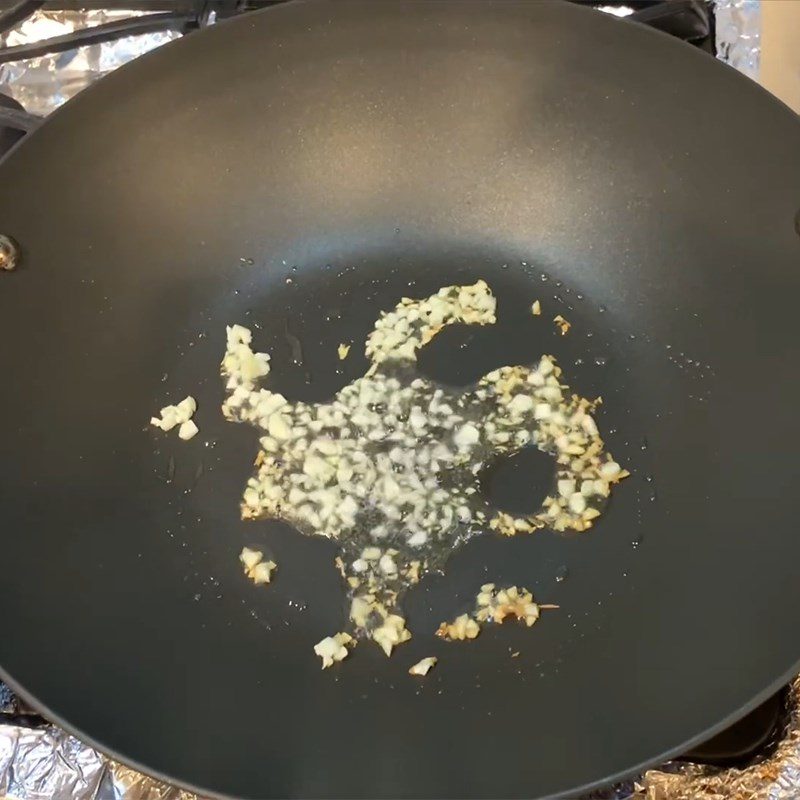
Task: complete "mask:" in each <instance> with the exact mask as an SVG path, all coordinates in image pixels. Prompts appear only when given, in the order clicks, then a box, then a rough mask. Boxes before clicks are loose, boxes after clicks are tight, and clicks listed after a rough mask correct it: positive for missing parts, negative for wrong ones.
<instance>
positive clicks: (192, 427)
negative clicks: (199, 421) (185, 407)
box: [178, 419, 200, 442]
mask: <svg viewBox="0 0 800 800" xmlns="http://www.w3.org/2000/svg"><path fill="white" fill-rule="evenodd" d="M199 430H200V429H199V428H198V427H197V425H196V424H195V423H194V421H193V420H191V419H189V420H186V422H184V423H183V424H182V425H181V427H180V429H179V430H178V438H180V439H183V441H185V442H187V441H189V439H192V438H194V437H195V436H196V435H197V433H198V431H199Z"/></svg>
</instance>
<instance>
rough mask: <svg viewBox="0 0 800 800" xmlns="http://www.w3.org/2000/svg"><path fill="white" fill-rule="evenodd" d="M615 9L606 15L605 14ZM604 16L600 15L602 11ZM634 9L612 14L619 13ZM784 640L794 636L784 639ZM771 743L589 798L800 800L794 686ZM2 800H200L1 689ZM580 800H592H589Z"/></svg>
mask: <svg viewBox="0 0 800 800" xmlns="http://www.w3.org/2000/svg"><path fill="white" fill-rule="evenodd" d="M714 2H715V12H716V37H717V38H716V44H717V54H718V56H719V57H720V58H721V59H722V60H724V61H726V62H727V63H729V64H731V65H732V66H734V67H736V68H737V69H739V70H741V71H742V72H744V73H745V74H746V75H748V76H749V77H751V78H757V77H758V66H759V54H760V36H759V33H760V4H759V0H714ZM611 8H613V7H609V10H611ZM604 10H605V9H604ZM630 10H631V9H627V8H626V9H624V10H622V11H621V10H619V9H618V10H616V12H612V13H617V14H620V15H624V14H626V13H630ZM133 13H134V12H128V11H123V10H119V9H115V10H113V11H58V12H54V11H53V12H51V11H47V12H38V13H37V14H36V15H34V16H33V17H32V18H31V19H30V20H28V21H26V22H25V23H24V24H23V25H21V26H20V27H19V28H18V29H17V30H15V31H12V32H10V33H8V34H7V35H6V36H5V37H0V44H4V45H5V44H7V45H16V44H24V43H27V42H33V41H38V40H40V39H43V38H48V37H51V36H58V35H61V34H64V33H68V32H70V31H72V30H75V29H76V28H82V27H87V26H91V25H98V24H100V23H103V22H111V21H115V20H119V19H124V18H126V17H130V16H132V15H133ZM179 35H180V34H178V33H177V32H163V33H153V34H143V35H140V36H131V37H128V38H125V39H120V40H118V41H116V42H108V43H104V44H97V45H89V46H87V47H81V48H77V49H75V50H71V51H69V52H66V53H60V54H57V55H53V56H43V57H41V58H36V59H30V60H28V61H22V62H15V63H11V64H2V65H0V91H3V92H6V93H8V94H10V95H11V96H13V97H14V98H15V99H17V100H18V101H19V102H21V103H22V105H23V106H24V107H25V108H26V110H27V111H29V112H31V113H33V114H41V115H46V114H48V113H50V112H51V111H53V110H54V109H56V108H57V107H58V106H60V105H61V104H62V103H64V102H65V101H66V100H68V99H69V98H70V97H72V96H74V95H75V94H77V93H78V92H79V91H81V90H82V89H83V88H85V87H86V86H88V85H89V84H90V83H92V82H93V81H95V80H96V79H97V78H99V77H101V76H103V75H105V74H107V73H108V72H111V71H112V70H114V69H116V68H117V67H118V66H120V65H122V64H124V63H125V62H127V61H129V60H131V59H133V58H135V57H137V56H139V55H141V54H143V53H145V52H147V51H148V50H152V49H154V48H155V47H158V46H160V45H162V44H164V43H165V42H168V41H171V40H172V39H176V38H178V37H179ZM787 635H791V634H788V633H787ZM787 703H788V712H787V715H786V724H785V729H784V730H782V731H780V732H779V734H780V735H779V736H778V742H777V745H776V746H774V747H773V748H772V749H771V750H769V751H768V752H765V753H764V754H762V756H760V757H759V758H757V759H756V760H755V761H754V763H753V764H751V765H750V766H748V767H746V768H742V769H719V768H714V767H705V766H700V765H697V764H679V763H671V764H667V765H664V766H662V767H660V768H659V769H655V770H650V771H648V772H646V773H645V774H644V775H642V776H640V777H638V778H637V779H635V780H632V781H627V782H625V783H623V784H619V785H617V786H614V787H610V788H609V789H607V790H604V791H601V792H595V793H593V794H592V795H591V798H592V800H697V799H698V798H704V800H798V798H800V678H798V679H797V680H796V681H795V682H794V684H793V686H792V690H791V692H790V695H789V698H788V700H787ZM0 800H204V799H203V798H200V797H197V796H195V795H193V794H190V793H188V792H184V791H182V790H180V789H176V788H175V787H171V786H168V785H166V784H163V783H161V782H159V781H155V780H153V779H152V778H149V777H147V776H145V775H142V774H141V773H139V772H137V771H135V770H132V769H130V768H129V767H126V766H124V765H122V764H118V763H116V762H114V761H111V760H109V759H108V758H106V757H105V756H103V755H102V754H100V753H98V752H97V751H96V750H94V749H93V748H91V747H89V746H87V745H85V744H83V743H81V742H80V741H79V740H77V739H75V738H74V737H72V736H70V735H68V734H67V733H65V732H64V731H62V730H61V729H59V728H57V727H56V726H54V725H49V724H46V723H40V721H39V719H38V717H35V716H27V715H26V709H25V708H24V707H23V706H22V705H21V704H20V703H19V701H18V700H17V699H16V698H15V697H14V696H13V695H12V694H11V693H10V692H9V691H8V690H7V689H6V687H4V686H3V685H2V684H0ZM586 800H589V798H587V799H586Z"/></svg>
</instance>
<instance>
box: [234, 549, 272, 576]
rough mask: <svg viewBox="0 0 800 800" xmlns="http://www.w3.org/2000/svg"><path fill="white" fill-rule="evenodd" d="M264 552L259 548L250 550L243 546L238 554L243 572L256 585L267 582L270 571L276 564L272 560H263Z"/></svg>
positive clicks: (270, 574)
mask: <svg viewBox="0 0 800 800" xmlns="http://www.w3.org/2000/svg"><path fill="white" fill-rule="evenodd" d="M263 558H264V554H263V553H262V552H261V551H260V550H251V549H250V548H249V547H243V548H242V552H241V553H240V554H239V561H241V562H242V566H243V567H244V574H245V575H247V577H248V578H250V580H251V581H253V583H255V584H256V586H258V585H261V584H265V583H269V582H270V580H271V578H272V573H273V571H274V570H275V568H276V567H277V566H278V565H277V564H276V563H275V562H274V561H263Z"/></svg>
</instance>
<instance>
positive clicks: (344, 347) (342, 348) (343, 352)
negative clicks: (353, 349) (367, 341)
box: [336, 344, 350, 361]
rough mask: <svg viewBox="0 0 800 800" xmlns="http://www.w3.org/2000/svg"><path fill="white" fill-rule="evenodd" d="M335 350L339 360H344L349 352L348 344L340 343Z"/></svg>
mask: <svg viewBox="0 0 800 800" xmlns="http://www.w3.org/2000/svg"><path fill="white" fill-rule="evenodd" d="M336 352H337V354H338V355H339V361H344V360H345V359H346V358H347V354H348V353H349V352H350V345H349V344H340V345H339V347H337V348H336Z"/></svg>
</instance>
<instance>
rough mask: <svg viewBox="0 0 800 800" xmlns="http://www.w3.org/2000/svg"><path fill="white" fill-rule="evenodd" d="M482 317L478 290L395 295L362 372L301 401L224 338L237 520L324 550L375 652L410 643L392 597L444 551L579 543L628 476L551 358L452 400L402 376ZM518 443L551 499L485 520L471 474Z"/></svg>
mask: <svg viewBox="0 0 800 800" xmlns="http://www.w3.org/2000/svg"><path fill="white" fill-rule="evenodd" d="M495 311H496V300H495V298H494V297H493V295H492V293H491V291H490V290H489V287H488V286H487V285H486V283H485V282H484V281H478V282H477V283H475V284H473V285H471V286H448V287H444V288H443V289H440V290H439V291H438V292H437V293H436V294H434V295H432V296H431V297H428V298H426V299H423V300H413V299H409V298H404V299H403V300H401V301H400V303H399V304H398V305H397V306H396V307H395V309H394V310H393V311H391V312H388V313H385V314H382V315H381V317H380V318H379V319H378V321H377V322H376V323H375V327H374V330H373V331H372V333H371V334H370V335H369V337H368V338H367V344H366V354H367V357H368V358H369V359H370V361H371V362H372V363H371V366H370V367H369V369H368V371H367V373H366V375H364V376H363V377H362V378H358V379H357V380H355V381H353V382H352V383H351V384H349V385H347V386H345V387H344V388H343V389H341V390H340V391H339V392H338V393H337V395H336V396H335V397H334V398H333V400H332V401H330V402H327V403H316V404H311V403H304V402H289V401H288V400H287V399H286V398H285V397H284V396H283V395H281V394H278V393H277V392H272V391H270V390H268V389H266V388H263V387H261V386H260V385H259V382H260V380H261V379H263V378H265V377H266V376H267V375H268V373H269V356H268V355H267V354H265V353H257V352H254V351H253V350H252V349H251V344H252V334H251V332H250V331H249V330H248V329H247V328H243V327H241V326H238V325H234V326H231V327H229V328H228V329H227V349H226V352H225V357H224V359H223V362H222V366H221V372H222V375H223V377H224V379H225V382H226V388H227V396H226V399H225V402H224V404H223V413H224V414H225V416H226V417H227V418H228V419H230V420H233V421H241V422H247V423H249V424H251V425H253V426H255V427H257V428H258V429H259V434H260V440H259V441H260V445H261V448H260V451H259V454H258V457H257V458H256V462H255V474H254V475H253V476H252V477H251V478H250V479H249V480H248V482H247V486H246V488H245V491H244V494H243V502H242V516H243V517H244V518H245V519H260V518H281V519H285V520H287V521H288V522H290V523H291V524H293V525H294V526H296V527H297V528H298V529H299V530H300V531H301V532H303V533H306V534H311V535H317V536H325V537H328V538H332V539H335V540H337V541H338V542H339V545H340V552H341V561H340V562H339V563H340V565H341V570H342V572H343V575H344V578H345V580H346V583H347V586H348V589H349V596H350V602H351V605H350V622H351V625H352V630H353V632H354V633H355V634H356V635H357V636H360V637H363V638H368V639H373V640H374V641H375V642H376V644H378V645H379V646H380V647H381V648H382V649H383V650H384V652H385V653H387V655H388V654H390V653H391V652H392V650H393V648H394V647H396V646H397V645H398V644H401V643H403V642H404V641H407V640H408V639H409V638H410V636H411V633H410V632H409V631H408V629H407V628H406V627H405V620H404V618H403V616H402V615H401V614H400V613H399V612H400V609H399V605H398V599H399V596H400V595H401V593H402V592H403V591H404V589H405V588H407V587H408V586H410V585H413V584H414V583H417V582H418V581H419V580H420V578H421V577H422V575H424V574H425V573H426V572H427V571H429V570H431V569H436V568H441V567H442V566H443V564H444V561H445V560H446V558H447V555H448V554H449V553H450V552H451V551H452V549H453V548H454V547H455V546H456V545H457V544H458V543H459V542H461V541H464V540H465V539H466V538H469V536H472V535H475V534H477V533H479V532H481V531H482V530H485V527H486V526H487V525H488V526H489V527H491V528H492V529H494V530H497V531H499V532H501V533H503V534H505V535H509V536H511V535H515V534H517V533H526V532H532V531H535V530H538V529H540V528H544V527H551V528H554V529H555V530H567V529H571V530H576V531H584V530H587V529H589V528H590V527H592V524H593V521H594V520H595V519H596V518H597V517H598V516H599V515H600V513H601V511H602V509H603V507H604V505H605V502H606V500H607V498H608V495H609V494H610V491H611V486H612V485H613V484H615V483H617V482H618V481H619V480H621V479H622V478H623V477H625V476H626V475H627V473H626V471H625V470H623V469H622V468H621V467H620V466H619V465H618V464H617V463H616V462H615V461H614V460H613V459H612V458H611V456H610V455H608V454H607V453H605V452H604V444H603V440H602V439H601V438H600V434H599V431H598V428H597V425H596V423H595V421H594V419H593V417H592V413H593V411H594V408H595V406H596V404H597V402H598V401H590V400H587V399H585V398H582V397H579V396H578V395H575V394H573V393H572V392H571V391H570V390H569V387H567V386H566V385H564V384H563V383H562V377H561V374H562V373H561V369H560V367H559V366H558V365H557V364H556V361H555V359H554V358H553V357H552V356H549V355H544V356H542V357H541V358H540V359H539V362H538V363H537V364H535V365H534V366H532V367H523V366H509V367H502V368H500V369H497V370H494V371H492V372H490V373H489V374H487V375H486V376H484V377H483V378H481V379H480V381H478V383H477V384H475V385H474V386H472V387H468V388H467V389H465V390H461V391H456V390H452V389H446V388H445V387H441V386H437V385H436V384H435V383H433V382H432V381H430V380H429V379H427V378H424V377H422V376H421V375H420V374H419V373H418V372H417V371H416V359H417V353H418V351H419V349H420V348H421V347H422V346H424V345H425V344H426V343H427V342H429V341H430V340H431V339H432V338H433V337H434V336H435V335H436V334H437V333H438V332H439V331H441V330H442V329H443V328H444V327H446V326H447V325H451V324H455V323H467V324H480V325H487V324H492V323H494V321H495ZM531 444H533V445H536V447H538V448H539V449H540V450H542V451H544V452H546V453H548V454H549V455H551V456H552V457H553V459H554V461H555V470H554V471H555V476H554V489H553V491H552V492H551V494H550V495H549V496H548V497H546V498H545V499H544V501H543V503H542V506H541V508H540V509H539V510H538V511H537V512H535V513H534V514H530V515H527V516H522V517H516V516H513V515H511V514H508V513H505V512H498V511H496V510H494V509H492V508H491V507H490V506H489V504H488V502H487V500H486V499H485V497H484V496H483V493H482V491H481V483H480V473H481V470H482V469H483V467H484V466H485V465H486V464H487V463H490V462H491V461H493V460H495V459H496V458H497V457H498V456H501V455H510V454H513V453H515V452H518V451H519V450H521V449H522V448H524V447H526V446H529V445H531ZM365 540H366V543H365ZM470 623H471V624H470ZM478 630H479V628H478V627H477V622H476V621H475V620H471V619H469V618H468V620H467V621H464V623H463V631H462V630H461V628H460V627H459V628H458V629H457V631H458V632H459V634H460V633H463V638H474V636H476V635H477V633H478Z"/></svg>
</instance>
